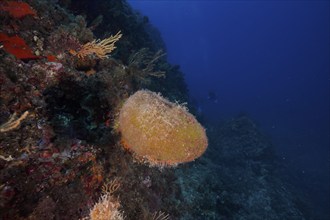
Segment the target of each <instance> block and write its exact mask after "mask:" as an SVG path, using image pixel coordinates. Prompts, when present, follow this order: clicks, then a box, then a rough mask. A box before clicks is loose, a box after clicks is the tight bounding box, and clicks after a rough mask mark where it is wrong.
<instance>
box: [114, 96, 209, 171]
mask: <svg viewBox="0 0 330 220" xmlns="http://www.w3.org/2000/svg"><path fill="white" fill-rule="evenodd" d="M119 131H120V132H121V134H122V142H123V144H124V145H125V147H127V148H128V149H130V150H131V151H133V152H134V154H135V155H136V156H137V158H139V159H144V160H146V161H148V162H149V163H150V164H151V165H157V166H159V165H160V166H163V165H176V164H178V163H184V162H189V161H192V160H194V159H196V158H197V157H199V156H201V155H202V154H203V153H204V151H205V150H206V147H207V143H208V142H207V137H206V134H205V130H204V128H203V127H202V126H201V125H200V124H199V123H198V122H197V120H196V119H195V117H194V116H193V115H191V114H190V113H189V112H188V111H187V110H186V108H185V107H183V106H181V105H178V104H174V103H171V102H170V101H168V100H166V99H165V98H163V97H162V96H160V95H158V94H156V93H153V92H150V91H147V90H141V91H138V92H136V93H135V94H133V95H132V96H131V97H130V98H128V100H127V101H126V102H125V103H124V105H123V107H122V109H121V111H120V115H119Z"/></svg>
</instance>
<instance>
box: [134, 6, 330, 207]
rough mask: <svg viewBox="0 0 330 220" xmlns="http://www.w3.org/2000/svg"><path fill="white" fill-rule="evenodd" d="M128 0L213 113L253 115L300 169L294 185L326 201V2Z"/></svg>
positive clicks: (329, 95)
mask: <svg viewBox="0 0 330 220" xmlns="http://www.w3.org/2000/svg"><path fill="white" fill-rule="evenodd" d="M129 2H130V3H131V5H132V6H133V7H134V8H135V9H138V10H140V11H141V12H142V13H143V14H144V15H147V16H148V17H149V19H150V22H151V23H152V24H153V25H154V26H156V27H157V28H158V30H159V31H160V32H161V34H162V37H163V39H164V41H165V44H166V47H167V55H168V59H169V61H170V62H171V63H173V64H179V65H180V66H181V70H182V71H183V72H184V74H185V79H186V82H187V84H188V88H189V91H190V95H191V97H192V98H193V99H194V100H195V102H196V103H197V105H198V107H199V109H200V110H201V111H202V112H203V114H204V115H205V116H206V117H207V118H208V120H211V121H217V120H223V119H228V118H230V117H233V116H235V115H237V114H239V113H242V112H243V113H247V114H248V115H250V116H251V117H252V118H254V119H255V120H256V121H257V122H258V123H259V124H260V126H261V128H262V129H263V131H264V132H265V133H267V134H268V135H270V136H271V137H272V140H273V143H274V144H275V146H276V150H277V154H278V155H279V157H280V158H281V159H282V160H283V163H285V164H287V165H289V167H290V169H291V170H290V171H288V172H291V173H293V174H295V175H296V176H298V180H296V182H293V184H297V186H299V187H301V188H302V189H304V190H305V193H307V194H313V195H314V198H313V199H314V200H313V202H314V203H315V204H317V203H318V202H319V203H322V204H320V205H324V204H329V201H330V198H329V196H330V194H329V192H330V190H329V179H330V177H329V175H330V174H329V173H330V169H329V168H330V150H329V148H330V147H329V146H330V128H329V127H330V116H329V114H330V104H329V102H330V87H329V84H330V4H329V2H328V1H265V2H263V1H137V0H136V1H134V0H131V1H129ZM210 92H212V93H214V94H215V95H216V99H217V102H215V101H214V100H209V99H208V95H209V93H210ZM320 189H322V191H321V190H320Z"/></svg>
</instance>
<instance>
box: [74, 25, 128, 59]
mask: <svg viewBox="0 0 330 220" xmlns="http://www.w3.org/2000/svg"><path fill="white" fill-rule="evenodd" d="M121 37H122V34H121V31H118V33H117V34H115V35H114V36H113V35H111V36H110V37H108V38H106V39H103V40H100V39H97V40H93V41H92V42H88V43H86V44H84V45H83V46H82V47H81V48H80V49H79V50H78V51H75V50H70V51H69V52H70V53H71V54H72V55H74V56H77V57H78V58H80V59H83V58H85V57H86V56H88V55H92V54H93V55H95V56H96V57H98V58H100V59H104V58H107V57H108V54H110V53H111V52H112V51H113V50H114V49H116V46H115V43H116V42H117V41H118V40H119V39H120V38H121Z"/></svg>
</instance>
